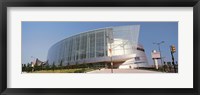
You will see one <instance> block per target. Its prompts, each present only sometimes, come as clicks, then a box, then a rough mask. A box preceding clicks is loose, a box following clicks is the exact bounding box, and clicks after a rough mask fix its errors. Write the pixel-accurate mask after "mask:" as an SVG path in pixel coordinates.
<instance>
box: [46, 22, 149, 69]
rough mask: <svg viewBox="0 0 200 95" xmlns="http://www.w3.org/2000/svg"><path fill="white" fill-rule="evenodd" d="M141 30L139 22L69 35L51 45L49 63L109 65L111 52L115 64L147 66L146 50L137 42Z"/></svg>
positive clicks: (128, 66) (132, 66) (120, 65)
mask: <svg viewBox="0 0 200 95" xmlns="http://www.w3.org/2000/svg"><path fill="white" fill-rule="evenodd" d="M139 30H140V25H128V26H117V27H106V28H101V29H95V30H91V31H87V32H84V33H80V34H77V35H74V36H71V37H68V38H66V39H64V40H61V41H59V42H57V43H56V44H54V45H53V46H52V47H51V48H50V49H49V51H48V57H47V60H48V63H49V64H53V63H54V64H55V65H59V64H60V62H61V61H62V63H63V66H66V65H75V64H93V65H99V66H101V67H108V68H109V67H110V63H111V56H112V62H113V65H114V68H137V67H147V66H148V62H147V58H146V54H145V50H144V48H143V46H142V45H140V44H138V37H139ZM70 32H71V31H70Z"/></svg>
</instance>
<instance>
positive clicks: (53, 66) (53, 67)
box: [52, 62, 56, 71]
mask: <svg viewBox="0 0 200 95" xmlns="http://www.w3.org/2000/svg"><path fill="white" fill-rule="evenodd" d="M55 67H56V66H55V63H54V62H53V65H52V69H53V71H54V70H55Z"/></svg>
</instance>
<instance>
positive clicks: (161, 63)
mask: <svg viewBox="0 0 200 95" xmlns="http://www.w3.org/2000/svg"><path fill="white" fill-rule="evenodd" d="M162 43H164V41H161V42H159V43H153V44H156V45H158V49H159V52H160V60H161V64H163V60H162V54H161V50H160V45H161V44H162Z"/></svg>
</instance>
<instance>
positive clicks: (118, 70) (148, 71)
mask: <svg viewBox="0 0 200 95" xmlns="http://www.w3.org/2000/svg"><path fill="white" fill-rule="evenodd" d="M87 73H111V69H101V70H95V71H91V72H87ZM113 73H163V72H158V71H150V70H141V69H113Z"/></svg>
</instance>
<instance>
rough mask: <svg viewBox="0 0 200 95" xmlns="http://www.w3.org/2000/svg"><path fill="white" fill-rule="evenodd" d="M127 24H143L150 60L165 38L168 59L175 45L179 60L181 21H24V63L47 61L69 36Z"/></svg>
mask: <svg viewBox="0 0 200 95" xmlns="http://www.w3.org/2000/svg"><path fill="white" fill-rule="evenodd" d="M123 25H140V34H139V43H140V44H142V45H143V46H144V48H145V53H146V55H147V58H148V62H149V63H150V64H152V63H153V61H152V59H151V51H152V50H154V49H155V50H158V46H157V45H154V44H153V43H154V42H161V41H165V43H164V44H162V45H161V46H160V47H161V52H162V56H163V57H165V59H164V61H171V54H170V48H169V46H170V45H175V47H176V50H177V52H176V53H175V54H174V57H175V61H178V22H22V63H23V64H24V63H28V62H31V61H32V60H34V59H35V58H39V59H40V60H43V61H45V60H46V58H47V53H48V49H49V48H50V47H51V46H52V45H53V44H55V43H56V42H58V41H60V40H62V39H64V38H66V37H69V36H72V35H74V34H78V33H80V32H84V31H88V30H93V29H96V28H103V27H110V26H123ZM31 56H33V57H31Z"/></svg>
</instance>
